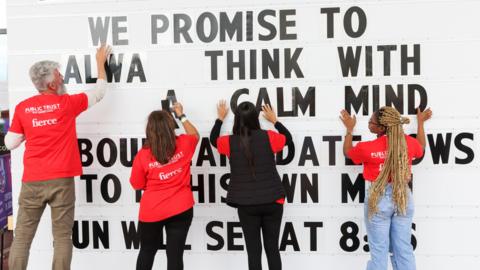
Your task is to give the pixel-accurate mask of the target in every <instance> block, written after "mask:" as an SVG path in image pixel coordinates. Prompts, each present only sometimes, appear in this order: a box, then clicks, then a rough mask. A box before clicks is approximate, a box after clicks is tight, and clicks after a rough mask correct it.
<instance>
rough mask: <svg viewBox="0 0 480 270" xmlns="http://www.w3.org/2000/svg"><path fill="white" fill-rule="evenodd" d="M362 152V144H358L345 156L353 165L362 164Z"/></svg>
mask: <svg viewBox="0 0 480 270" xmlns="http://www.w3.org/2000/svg"><path fill="white" fill-rule="evenodd" d="M364 152H365V151H364V144H363V143H361V142H359V143H357V145H355V146H354V147H352V148H351V149H350V150H349V151H348V153H347V156H348V158H350V159H351V160H352V161H353V163H355V164H362V163H363V162H364Z"/></svg>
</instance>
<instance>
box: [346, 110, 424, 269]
mask: <svg viewBox="0 0 480 270" xmlns="http://www.w3.org/2000/svg"><path fill="white" fill-rule="evenodd" d="M431 116H432V111H431V110H430V109H427V110H425V111H423V112H421V111H420V109H417V123H418V131H417V137H416V138H413V137H411V136H408V135H405V133H404V131H403V125H404V124H408V123H410V120H409V119H408V118H406V117H402V116H401V115H400V113H399V112H398V111H397V110H396V109H394V108H392V107H382V108H380V109H379V110H378V111H377V112H375V113H374V114H373V115H372V117H371V118H370V121H369V122H368V128H369V130H370V132H372V133H374V134H376V135H377V139H375V140H372V141H367V142H360V143H358V144H357V145H355V147H353V146H352V132H353V129H354V127H355V124H356V118H355V116H353V117H352V116H350V114H349V113H348V112H347V111H345V110H343V111H342V112H341V116H340V119H341V120H342V122H343V124H344V125H345V127H346V128H347V134H346V135H345V140H344V144H343V152H344V154H345V155H346V156H347V157H349V158H350V159H352V161H353V162H354V163H355V164H363V177H364V179H365V180H366V181H367V183H369V185H366V186H370V187H369V189H368V192H367V195H366V198H365V224H366V228H367V234H368V244H369V247H370V256H371V259H370V261H369V262H368V264H367V270H387V261H388V253H389V251H390V252H391V253H392V256H391V261H392V266H393V269H394V270H415V269H416V266H415V256H414V254H413V247H412V245H411V235H412V234H411V228H412V219H413V212H414V207H413V198H412V192H411V190H410V188H409V187H408V183H409V182H410V180H411V164H412V160H413V159H416V158H421V157H422V156H423V149H424V148H425V131H424V122H425V121H427V120H428V119H430V118H431Z"/></svg>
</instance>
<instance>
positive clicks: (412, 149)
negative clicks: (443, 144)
mask: <svg viewBox="0 0 480 270" xmlns="http://www.w3.org/2000/svg"><path fill="white" fill-rule="evenodd" d="M405 140H406V141H407V148H408V162H409V163H410V165H411V164H412V159H416V158H421V157H422V156H423V148H422V146H421V145H420V143H419V142H418V141H417V139H415V138H413V137H411V136H408V135H405ZM387 144H388V141H387V136H381V137H379V138H377V139H375V140H373V141H368V142H359V143H357V144H356V145H355V147H353V148H352V149H350V151H348V153H347V156H348V157H349V158H350V159H351V160H352V161H353V163H355V164H362V163H363V178H364V179H365V180H367V181H370V182H374V181H375V180H376V179H377V177H378V175H379V174H380V171H381V170H382V166H383V164H384V163H385V158H386V155H387Z"/></svg>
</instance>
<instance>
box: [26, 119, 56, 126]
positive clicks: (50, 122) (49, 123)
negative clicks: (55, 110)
mask: <svg viewBox="0 0 480 270" xmlns="http://www.w3.org/2000/svg"><path fill="white" fill-rule="evenodd" d="M56 124H57V119H56V118H53V119H46V120H37V118H33V119H32V125H33V127H43V126H53V125H56Z"/></svg>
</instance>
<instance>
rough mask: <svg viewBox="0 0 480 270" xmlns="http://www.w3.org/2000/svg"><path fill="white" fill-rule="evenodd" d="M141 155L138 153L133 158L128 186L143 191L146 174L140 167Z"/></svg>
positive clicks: (141, 166)
mask: <svg viewBox="0 0 480 270" xmlns="http://www.w3.org/2000/svg"><path fill="white" fill-rule="evenodd" d="M141 153H142V152H138V154H137V155H136V156H135V159H134V160H133V165H132V174H131V175H130V184H131V185H132V187H133V188H134V189H136V190H139V189H144V188H145V184H146V183H147V173H146V172H145V169H144V168H143V165H142V161H141Z"/></svg>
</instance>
